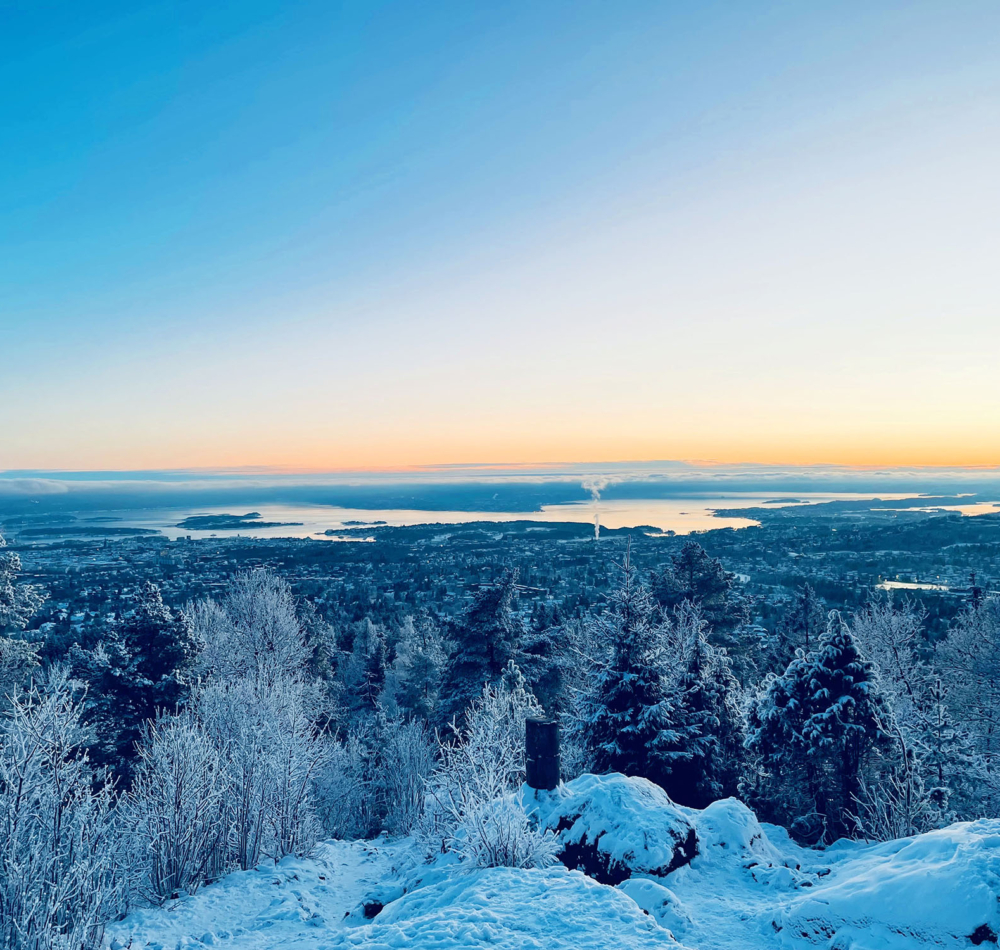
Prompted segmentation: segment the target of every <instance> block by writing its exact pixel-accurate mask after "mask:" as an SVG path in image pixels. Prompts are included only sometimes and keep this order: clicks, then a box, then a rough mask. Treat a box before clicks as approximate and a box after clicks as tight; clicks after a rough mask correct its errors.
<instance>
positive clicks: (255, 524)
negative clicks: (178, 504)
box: [177, 511, 302, 531]
mask: <svg viewBox="0 0 1000 950" xmlns="http://www.w3.org/2000/svg"><path fill="white" fill-rule="evenodd" d="M301 525H302V522H301V521H261V520H260V512H259V511H248V512H247V513H246V514H245V515H191V516H190V517H189V518H185V519H184V520H183V521H182V522H180V523H179V524H178V525H177V527H178V528H187V529H188V530H191V531H235V530H237V529H238V528H297V527H300V526H301Z"/></svg>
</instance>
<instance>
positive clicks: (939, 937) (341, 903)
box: [108, 775, 1000, 950]
mask: <svg viewBox="0 0 1000 950" xmlns="http://www.w3.org/2000/svg"><path fill="white" fill-rule="evenodd" d="M521 795H522V800H523V801H524V802H525V804H526V805H527V806H529V807H531V808H533V809H534V815H535V818H536V820H538V821H539V823H541V824H543V825H544V826H545V827H547V828H551V829H552V830H553V831H554V832H556V833H557V834H558V836H559V838H560V843H561V845H562V847H563V850H564V852H566V853H568V854H569V855H570V857H572V856H573V854H574V853H579V852H573V848H574V847H577V848H579V847H582V846H584V845H585V847H586V848H587V849H589V852H588V854H589V857H588V860H591V859H593V860H595V861H596V862H597V865H596V871H595V873H597V874H599V875H608V874H612V875H614V876H618V877H619V881H618V886H609V885H608V884H604V883H600V882H599V881H598V880H596V879H595V878H594V877H592V876H588V875H585V874H584V873H581V872H580V871H579V870H571V869H567V868H564V867H560V866H556V867H553V868H546V869H531V870H519V869H514V868H472V867H469V866H468V865H467V864H465V863H462V862H459V861H458V860H457V859H456V858H455V857H454V856H451V857H450V858H447V859H442V860H439V861H437V862H436V863H435V864H433V865H427V864H423V863H420V862H419V854H418V849H417V847H416V845H415V843H414V841H413V840H412V839H408V838H400V839H397V840H395V841H385V840H383V839H380V840H379V841H376V842H370V843H364V842H329V843H327V844H325V845H322V846H320V848H319V849H318V850H317V852H316V854H315V856H314V857H313V858H310V859H308V860H306V859H302V860H295V859H286V860H284V861H282V862H281V863H280V864H279V865H278V866H277V867H273V866H272V867H269V868H261V869H258V870H256V871H248V872H238V873H237V874H233V875H230V876H229V877H227V878H225V879H224V880H222V881H220V882H218V883H217V884H213V885H211V886H208V887H205V888H203V889H202V890H200V891H199V892H198V893H197V894H196V895H194V896H191V897H185V898H183V899H181V900H178V901H174V902H172V903H171V904H170V905H168V906H167V907H164V908H161V909H157V910H146V911H141V912H138V913H135V914H133V915H131V916H130V917H129V918H127V919H126V920H124V921H122V922H120V923H117V924H113V925H110V926H109V928H108V932H109V937H110V938H111V939H112V940H113V941H114V944H113V945H115V946H119V947H131V948H133V950H138V948H140V947H148V948H150V950H155V948H161V950H174V948H191V947H204V946H216V947H225V948H232V950H251V948H252V950H264V948H282V950H283V948H286V947H294V948H298V950H334V948H341V947H343V948H353V947H357V948H359V950H396V948H404V947H405V948H409V950H415V948H419V950H435V948H438V950H453V948H474V947H481V946H490V947H498V948H509V950H515V948H517V950H522V948H523V950H531V948H539V950H540V948H545V950H559V948H573V950H588V948H595V950H596V948H612V947H613V948H622V950H646V948H653V947H659V948H664V947H667V948H669V947H679V946H684V947H689V948H694V950H809V948H814V947H822V948H827V950H917V948H939V950H949V948H954V950H959V948H965V950H968V948H971V947H973V946H975V945H977V944H980V945H985V946H993V945H994V944H995V942H996V940H997V934H998V933H1000V903H998V895H1000V820H989V821H978V822H973V823H961V824H956V825H952V826H951V827H949V828H946V829H943V830H941V831H934V832H930V833H928V834H923V835H919V836H916V837H913V838H907V839H902V840H899V841H892V842H887V843H883V844H865V843H860V842H848V841H842V842H838V843H837V844H835V845H834V846H832V847H830V848H827V849H825V850H813V849H808V848H802V847H800V846H799V845H797V844H795V843H794V842H793V841H792V840H791V839H790V838H789V837H788V835H787V833H786V832H785V831H784V830H783V829H781V828H777V827H775V826H773V825H766V824H761V823H760V822H758V820H757V818H756V817H755V816H754V814H753V812H751V811H750V810H749V809H748V808H747V807H746V806H745V805H743V804H742V803H740V802H738V801H736V800H734V799H726V800H724V801H719V802H715V803H714V804H712V805H710V806H709V807H708V808H705V809H704V810H700V811H699V810H696V809H688V808H682V807H680V806H677V805H675V804H673V803H672V802H671V801H670V800H669V799H668V798H667V797H666V795H664V794H663V792H662V791H661V790H659V789H658V788H657V787H656V786H653V785H650V783H648V782H644V781H642V780H639V779H630V778H626V777H624V776H620V775H606V776H590V775H587V776H582V777H581V778H579V779H577V780H575V781H573V782H569V783H566V784H565V785H563V786H561V787H560V788H559V789H557V790H556V791H555V792H552V793H542V794H538V795H535V793H534V792H532V791H531V790H527V789H525V790H522V793H521ZM567 860H568V858H567ZM622 875H624V876H622ZM372 894H375V895H377V896H378V901H376V902H371V901H369V898H370V897H371V895H372ZM383 904H384V905H385V906H384V907H383V906H382V905H383ZM372 915H374V916H372ZM370 918H371V919H370ZM678 941H679V943H678Z"/></svg>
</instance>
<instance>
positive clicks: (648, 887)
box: [618, 877, 691, 940]
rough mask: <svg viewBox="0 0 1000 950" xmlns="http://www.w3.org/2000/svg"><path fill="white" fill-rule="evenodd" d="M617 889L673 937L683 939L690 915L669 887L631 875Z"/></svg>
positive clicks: (646, 878)
mask: <svg viewBox="0 0 1000 950" xmlns="http://www.w3.org/2000/svg"><path fill="white" fill-rule="evenodd" d="M618 890H620V891H621V892H622V893H624V894H628V896H629V897H631V898H632V900H634V901H635V902H636V904H638V905H639V909H640V910H642V911H644V912H645V913H647V914H649V916H650V917H652V918H653V920H655V921H656V922H657V923H658V924H659V925H660V926H661V927H666V929H667V930H669V931H670V932H671V933H672V934H673V935H674V937H675V938H677V939H678V940H683V939H684V934H685V933H686V931H687V929H688V928H689V927H690V926H691V915H690V914H688V912H687V908H685V906H684V905H683V903H681V901H680V900H678V898H677V895H676V894H675V893H674V892H673V891H672V890H670V888H669V887H664V885H662V884H661V883H660V882H659V881H653V880H650V879H649V878H648V877H631V878H629V879H628V880H627V881H622V883H621V884H619V885H618Z"/></svg>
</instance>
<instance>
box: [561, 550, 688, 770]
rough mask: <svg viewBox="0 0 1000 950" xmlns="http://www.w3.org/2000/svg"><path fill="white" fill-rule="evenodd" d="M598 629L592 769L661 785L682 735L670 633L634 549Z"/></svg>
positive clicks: (584, 713) (586, 702)
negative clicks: (675, 711)
mask: <svg viewBox="0 0 1000 950" xmlns="http://www.w3.org/2000/svg"><path fill="white" fill-rule="evenodd" d="M609 600H610V604H609V609H608V611H607V612H606V613H605V614H604V616H602V617H601V618H600V620H599V621H598V626H597V629H596V630H595V631H593V637H594V640H595V641H596V642H597V643H598V644H600V645H602V646H603V648H604V654H605V656H604V658H602V660H601V661H599V662H598V663H597V664H596V668H595V669H594V671H593V676H592V679H591V687H590V689H589V690H588V692H587V694H586V695H585V697H584V699H583V702H582V707H581V709H580V713H579V729H580V732H581V739H582V741H583V745H584V748H585V750H586V757H587V759H588V764H589V767H590V768H591V770H593V771H595V772H622V773H624V774H625V775H638V776H642V777H643V778H648V779H650V780H651V781H654V782H656V783H658V784H660V785H662V784H664V783H665V781H666V777H667V774H668V771H669V766H668V762H667V759H666V755H665V750H666V749H667V748H669V747H670V746H671V744H673V743H676V742H677V741H679V739H680V736H679V735H678V734H676V733H674V732H672V731H671V730H670V729H669V723H670V719H671V712H672V706H671V699H672V697H671V694H670V688H669V684H668V681H667V674H668V672H669V665H668V658H667V656H666V653H665V649H664V646H665V641H664V631H663V629H662V624H661V622H660V620H659V617H658V612H657V610H656V608H655V606H654V604H653V601H652V598H651V597H650V594H649V591H648V590H647V589H646V587H644V586H643V585H642V583H640V581H639V577H638V572H637V571H636V569H635V568H634V567H633V565H632V563H631V558H630V556H629V554H628V553H626V555H625V560H624V562H623V564H622V580H621V584H620V585H619V587H618V588H617V589H616V590H615V591H614V592H613V593H612V594H611V595H610V597H609Z"/></svg>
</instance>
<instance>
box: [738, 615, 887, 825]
mask: <svg viewBox="0 0 1000 950" xmlns="http://www.w3.org/2000/svg"><path fill="white" fill-rule="evenodd" d="M887 714H888V711H887V709H886V708H885V703H884V701H883V699H882V697H881V695H880V694H879V693H878V691H877V689H876V681H875V678H874V675H873V669H872V664H871V663H870V662H869V661H868V660H867V659H865V658H864V657H863V656H862V654H861V652H860V651H859V649H858V646H857V643H856V642H855V640H854V637H853V636H852V634H851V632H850V630H849V629H848V627H847V625H846V624H844V623H843V621H842V620H841V619H840V615H839V614H838V613H836V612H835V611H833V612H831V614H830V618H829V621H828V624H827V628H826V631H825V632H824V633H823V634H822V636H821V637H820V640H819V643H818V644H817V648H816V650H814V651H813V652H811V653H803V652H800V653H799V655H798V656H796V657H795V659H793V660H792V662H791V663H790V664H789V665H788V668H787V669H786V670H785V672H784V673H783V674H781V675H780V676H773V677H771V678H770V679H769V680H768V681H767V683H766V684H765V687H764V689H763V691H762V694H761V696H760V698H759V699H758V701H757V703H756V704H755V705H754V706H753V708H752V710H751V714H750V722H749V735H748V738H747V745H748V747H749V748H750V749H751V750H752V751H753V752H755V753H756V754H757V755H758V756H759V759H760V764H761V766H762V769H763V776H762V779H763V784H764V788H765V793H764V806H765V809H766V810H769V811H770V813H771V814H772V815H774V816H775V817H778V818H779V819H780V820H782V821H783V822H784V823H786V824H788V825H789V826H790V827H792V829H793V830H794V831H797V832H798V833H799V834H800V835H802V836H803V837H805V836H808V835H811V834H812V835H815V836H816V837H826V838H828V839H831V838H833V837H838V836H840V835H842V834H844V833H846V832H848V831H849V830H850V826H851V813H852V809H853V808H854V804H855V800H856V798H857V796H858V795H859V793H860V792H861V781H862V766H863V765H864V764H865V762H866V759H867V757H868V756H869V755H870V754H871V753H872V752H873V751H874V750H876V749H877V748H878V747H880V746H881V747H884V745H885V743H886V736H885V734H884V732H883V731H882V729H881V727H880V723H882V722H884V721H885V720H886V717H887Z"/></svg>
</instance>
